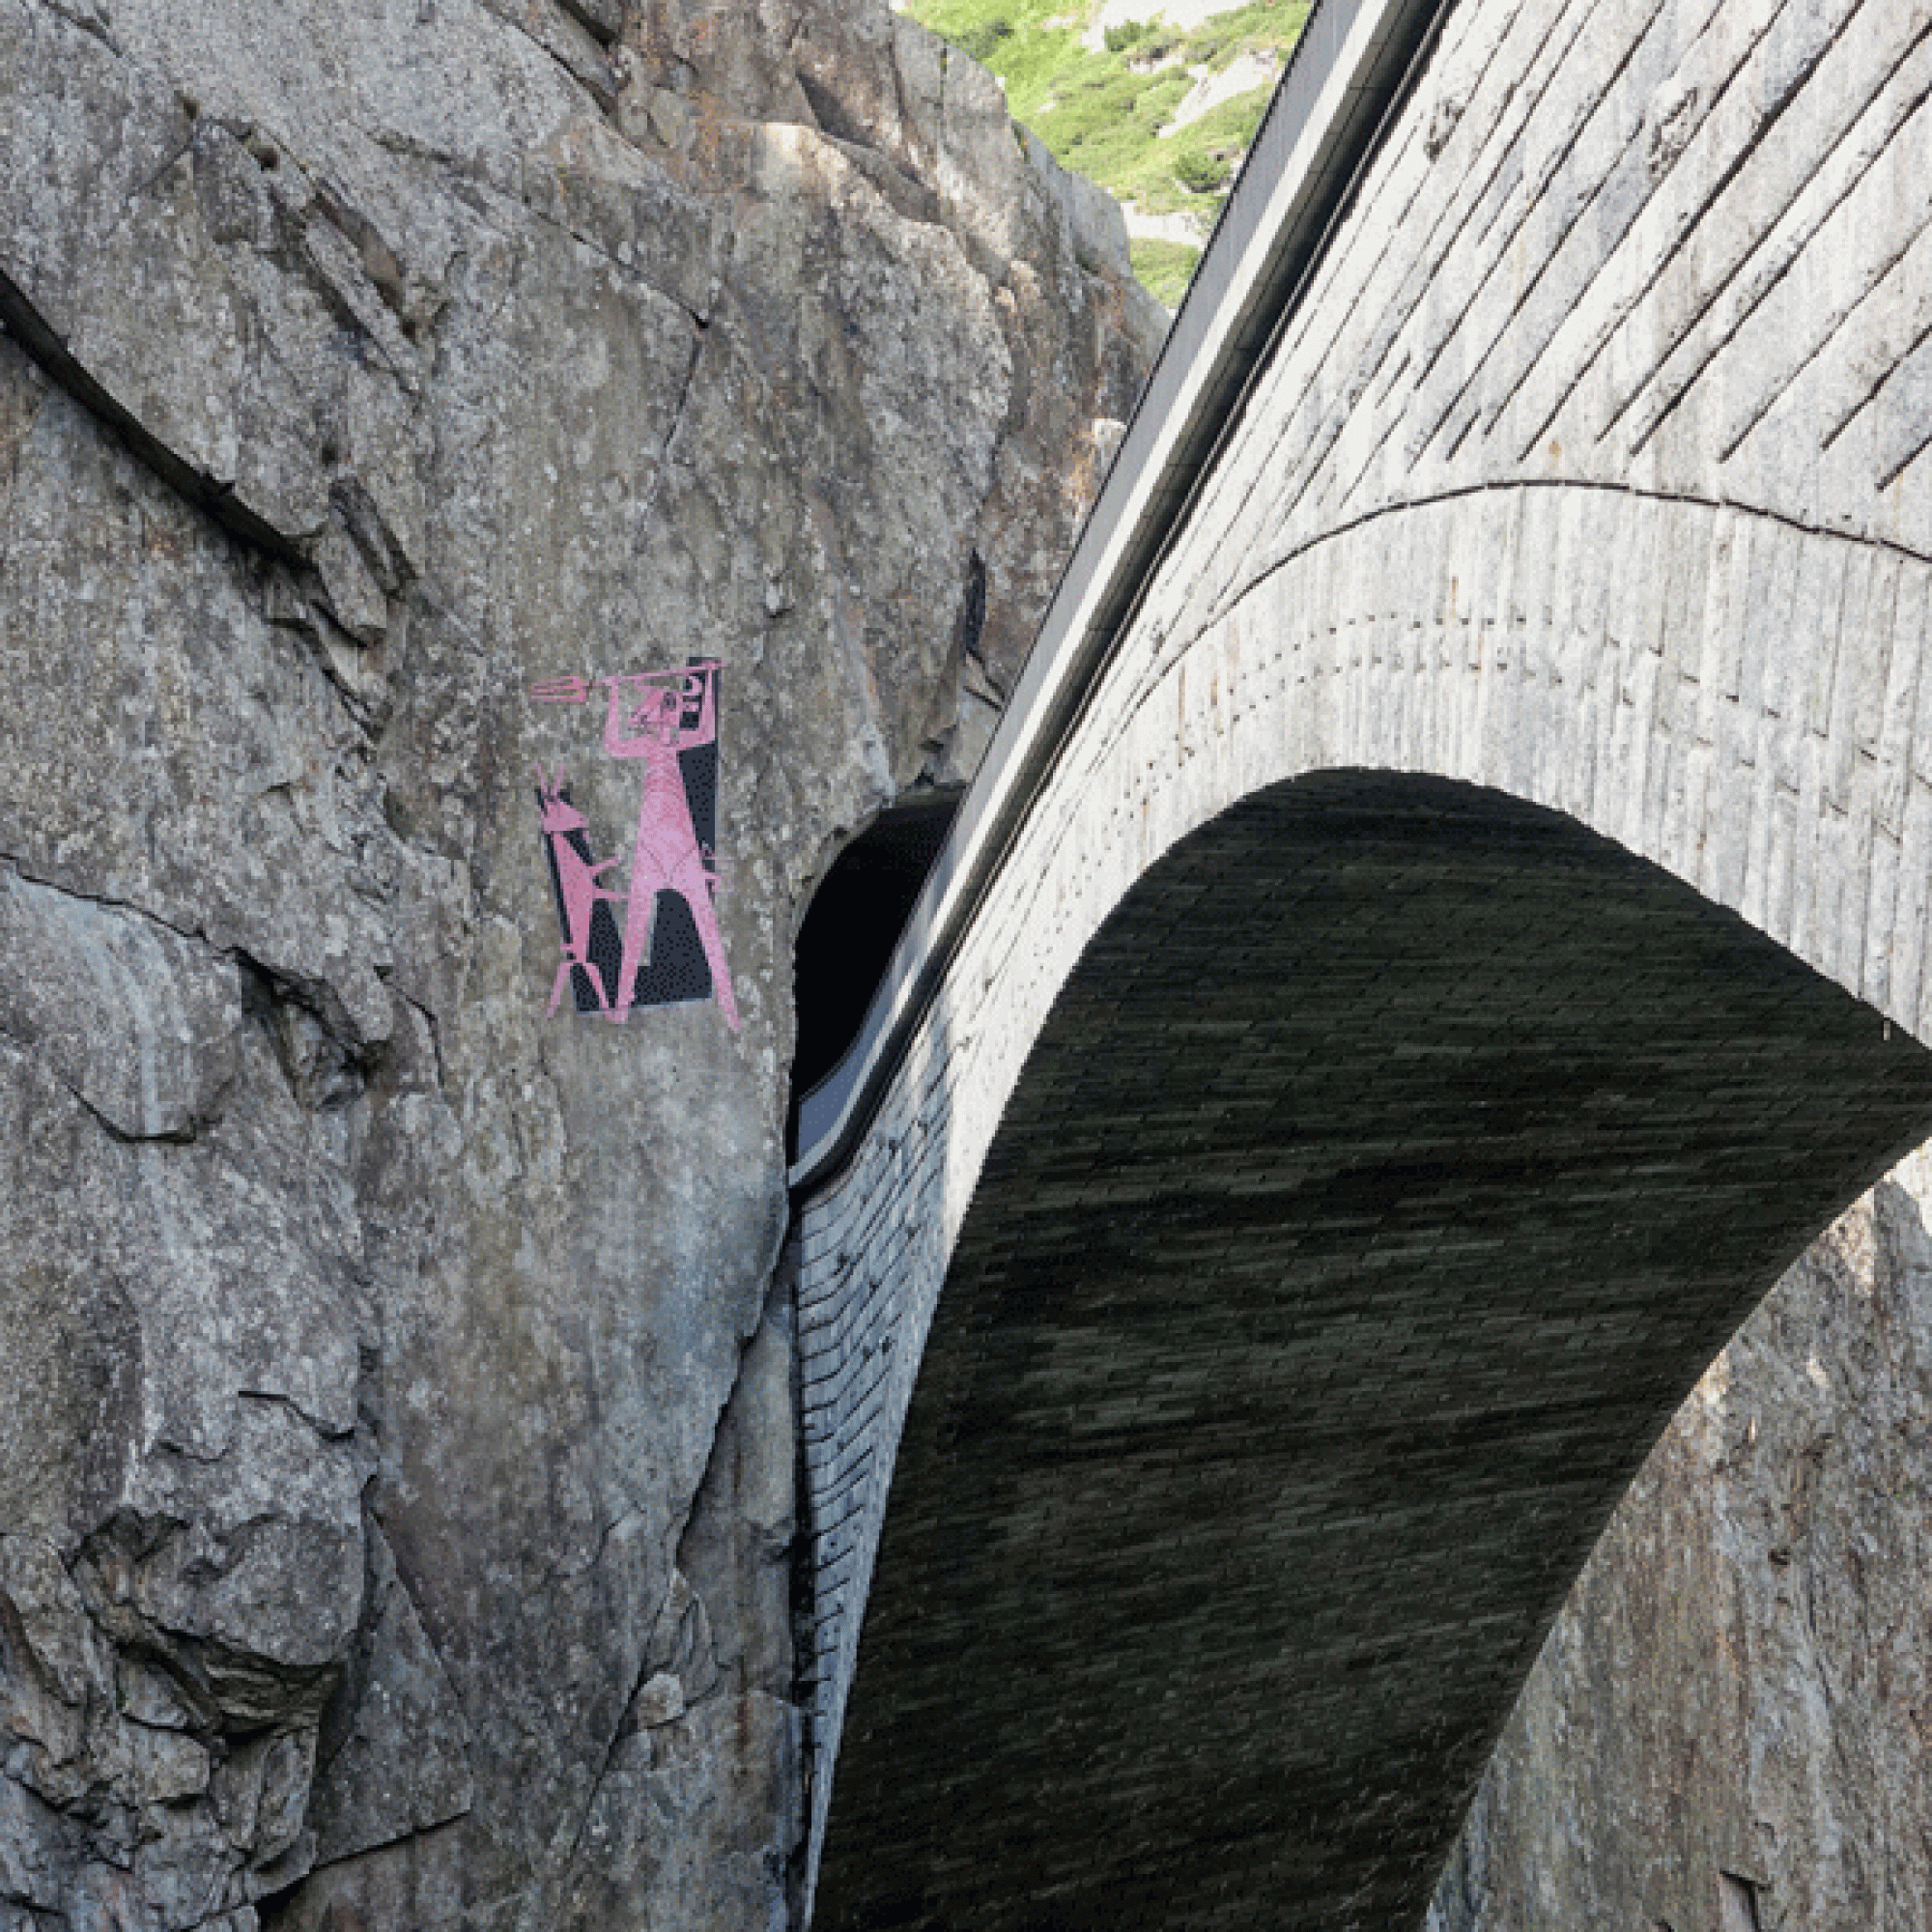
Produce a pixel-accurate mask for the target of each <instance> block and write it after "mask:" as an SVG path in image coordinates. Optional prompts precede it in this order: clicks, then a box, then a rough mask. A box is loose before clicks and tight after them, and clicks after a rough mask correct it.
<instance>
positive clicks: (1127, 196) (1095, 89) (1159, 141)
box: [904, 0, 1308, 307]
mask: <svg viewBox="0 0 1932 1932" xmlns="http://www.w3.org/2000/svg"><path fill="white" fill-rule="evenodd" d="M1156 4H1157V0H1150V6H1149V12H1150V13H1151V12H1152V11H1153V7H1154V6H1155V5H1156ZM904 11H905V12H906V13H907V14H910V15H911V16H912V17H913V18H914V19H916V20H918V21H919V22H920V23H921V24H922V25H923V26H926V27H930V28H932V29H933V31H934V32H936V33H939V34H942V35H944V36H945V37H946V39H947V40H949V41H951V42H952V43H953V45H954V46H957V47H961V48H963V49H964V50H965V51H966V52H967V53H969V54H971V55H973V57H974V58H975V59H976V60H980V61H983V62H984V63H985V64H986V66H988V67H989V68H991V69H992V71H994V72H995V73H996V74H998V75H999V76H1000V78H1001V80H1003V81H1004V82H1005V83H1006V89H1007V101H1008V104H1009V107H1010V108H1011V109H1012V112H1013V116H1014V118H1015V119H1016V120H1019V121H1022V122H1024V123H1025V124H1026V125H1027V126H1028V127H1030V128H1033V129H1034V131H1035V132H1036V133H1037V134H1038V135H1039V137H1040V139H1041V140H1043V141H1044V142H1045V143H1046V145H1047V146H1048V147H1049V148H1050V149H1052V151H1053V153H1054V154H1055V155H1056V156H1058V157H1059V158H1060V159H1061V161H1063V162H1064V163H1065V165H1066V166H1067V167H1069V168H1073V169H1076V170H1077V171H1078V172H1079V173H1081V174H1083V175H1086V176H1088V177H1090V178H1091V179H1092V180H1094V181H1096V182H1098V183H1099V184H1100V185H1101V186H1102V187H1104V188H1106V189H1107V191H1108V192H1109V193H1110V194H1112V195H1113V196H1114V197H1115V198H1116V199H1117V200H1119V201H1121V202H1122V203H1124V204H1126V205H1127V208H1128V225H1129V228H1130V229H1132V228H1134V227H1136V226H1139V227H1140V228H1142V229H1143V230H1144V231H1145V230H1146V229H1148V228H1151V227H1155V226H1160V225H1163V224H1161V223H1160V222H1159V221H1158V219H1157V218H1158V217H1163V216H1165V217H1173V216H1177V215H1179V216H1183V217H1189V218H1190V220H1189V221H1184V222H1182V223H1180V224H1175V223H1174V222H1173V221H1172V220H1171V219H1170V220H1169V221H1168V222H1167V223H1166V224H1165V225H1166V226H1167V227H1168V228H1169V229H1170V230H1172V229H1173V228H1174V227H1176V226H1177V225H1179V226H1182V227H1184V226H1187V225H1192V226H1193V227H1194V228H1195V229H1196V231H1197V232H1198V233H1200V234H1204V235H1205V234H1206V232H1207V231H1208V228H1209V227H1211V226H1212V225H1213V220H1214V216H1215V215H1216V214H1217V213H1219V212H1220V206H1221V201H1222V198H1223V197H1224V196H1225V194H1226V193H1227V189H1228V185H1229V183H1230V182H1231V180H1232V179H1233V176H1234V172H1235V169H1236V167H1237V166H1238V165H1239V163H1240V158H1241V156H1243V155H1245V154H1246V153H1247V150H1248V143H1249V142H1250V141H1251V140H1253V138H1254V133H1255V129H1256V128H1257V127H1258V126H1259V125H1260V122H1261V118H1262V113H1263V110H1264V108H1265V107H1266V105H1267V99H1268V95H1269V92H1270V87H1271V83H1270V82H1269V81H1268V79H1267V78H1266V73H1267V72H1270V71H1273V72H1278V71H1279V70H1280V67H1281V64H1282V62H1283V60H1285V59H1286V57H1287V53H1288V50H1289V48H1290V47H1291V46H1293V43H1294V39H1295V36H1296V35H1297V34H1299V33H1300V31H1301V26H1302V22H1303V21H1304V20H1305V19H1306V18H1307V17H1308V0H1249V4H1248V5H1245V6H1240V5H1236V6H1233V7H1231V8H1230V9H1229V10H1228V11H1227V12H1226V13H1222V14H1214V15H1212V16H1211V17H1210V18H1208V19H1207V20H1204V21H1202V22H1201V23H1200V24H1199V25H1198V26H1194V27H1187V28H1182V27H1171V26H1168V25H1166V24H1164V23H1163V22H1162V21H1160V20H1159V19H1157V18H1156V19H1151V20H1126V21H1122V22H1119V23H1118V24H1115V25H1113V26H1109V27H1107V28H1105V29H1104V30H1102V29H1099V28H1097V27H1096V25H1095V22H1096V21H1097V20H1098V18H1099V16H1100V12H1101V0H905V5H904ZM1119 11H1120V10H1119V8H1118V7H1117V8H1115V9H1114V10H1113V12H1114V13H1115V14H1118V13H1119ZM1236 62H1242V63H1243V64H1244V65H1243V68H1242V69H1240V70H1237V77H1238V74H1239V73H1240V72H1247V71H1252V72H1253V73H1254V74H1255V76H1256V80H1257V84H1256V85H1254V86H1251V87H1247V88H1244V89H1242V90H1241V91H1239V92H1237V93H1236V94H1234V95H1233V96H1232V98H1230V99H1225V100H1222V101H1221V102H1219V104H1217V105H1215V106H1212V107H1210V108H1209V109H1208V112H1207V113H1205V114H1203V115H1201V116H1200V117H1199V118H1198V119H1194V120H1190V121H1189V122H1188V123H1187V125H1185V126H1184V127H1178V128H1177V127H1174V126H1173V123H1174V119H1175V115H1176V112H1177V110H1179V108H1180V106H1181V103H1182V102H1183V101H1184V100H1186V99H1187V98H1188V96H1189V95H1190V94H1192V93H1193V92H1194V90H1195V88H1196V87H1197V85H1199V84H1200V83H1202V82H1204V81H1208V80H1209V79H1210V78H1211V77H1213V76H1217V75H1221V74H1224V73H1226V72H1227V71H1228V70H1229V69H1230V68H1231V67H1233V66H1234V65H1235V63H1236ZM1137 217H1139V219H1138V220H1137ZM1148 217H1155V218H1156V219H1154V220H1149V219H1148ZM1200 255H1201V251H1200V249H1199V248H1198V247H1196V246H1194V245H1192V244H1191V243H1190V242H1188V241H1183V240H1180V239H1179V237H1178V236H1176V235H1175V234H1173V233H1169V234H1168V235H1166V236H1164V237H1161V238H1158V239H1156V238H1154V237H1152V236H1149V235H1146V234H1145V233H1144V234H1143V235H1142V236H1141V237H1138V238H1137V239H1136V240H1135V242H1134V268H1135V271H1136V272H1137V273H1138V274H1139V275H1140V278H1141V280H1142V281H1143V282H1145V283H1146V284H1147V286H1148V287H1149V288H1150V289H1151V290H1152V291H1153V293H1154V294H1155V295H1157V296H1158V297H1159V298H1161V300H1162V301H1164V302H1166V303H1167V304H1168V305H1169V307H1173V306H1174V305H1175V304H1176V303H1177V302H1179V299H1180V296H1181V292H1182V291H1183V290H1184V289H1185V288H1186V286H1187V280H1188V277H1189V276H1190V275H1192V274H1193V272H1194V266H1195V264H1196V263H1197V262H1198V261H1199V260H1200Z"/></svg>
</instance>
